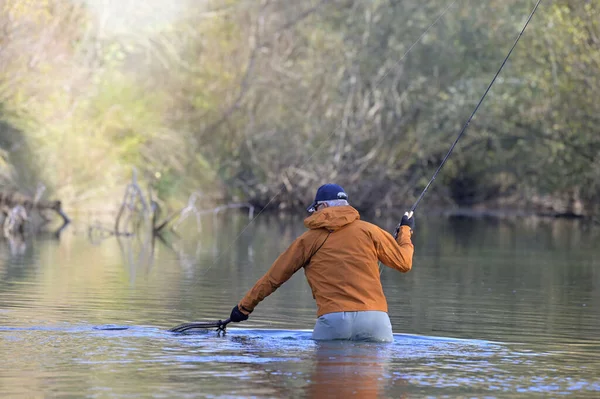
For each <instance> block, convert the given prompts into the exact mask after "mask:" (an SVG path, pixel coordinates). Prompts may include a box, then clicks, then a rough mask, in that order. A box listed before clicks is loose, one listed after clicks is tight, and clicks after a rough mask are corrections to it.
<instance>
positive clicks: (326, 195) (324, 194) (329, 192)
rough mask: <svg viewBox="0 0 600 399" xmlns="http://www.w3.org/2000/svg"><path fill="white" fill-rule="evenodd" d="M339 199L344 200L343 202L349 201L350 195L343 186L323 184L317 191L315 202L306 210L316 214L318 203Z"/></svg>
mask: <svg viewBox="0 0 600 399" xmlns="http://www.w3.org/2000/svg"><path fill="white" fill-rule="evenodd" d="M339 199H343V200H347V199H348V194H346V192H345V191H344V189H343V188H342V186H339V185H337V184H331V183H329V184H323V185H322V186H321V187H319V189H318V190H317V194H316V195H315V200H314V201H313V203H312V204H311V205H310V206H309V207H308V208H306V210H307V211H308V212H314V211H315V206H317V203H319V202H321V201H332V200H339Z"/></svg>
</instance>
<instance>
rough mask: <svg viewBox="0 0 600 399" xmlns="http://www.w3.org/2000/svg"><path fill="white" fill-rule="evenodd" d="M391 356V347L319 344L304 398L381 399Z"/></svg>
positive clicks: (382, 345)
mask: <svg viewBox="0 0 600 399" xmlns="http://www.w3.org/2000/svg"><path fill="white" fill-rule="evenodd" d="M391 356H392V348H391V344H369V343H352V342H343V341H331V342H318V343H317V344H316V347H315V350H314V357H313V359H312V361H313V363H314V369H313V372H312V373H311V376H310V378H309V383H308V386H307V389H306V397H308V398H313V399H323V398H350V397H359V398H366V399H368V398H380V397H381V396H382V394H383V392H384V390H385V376H386V374H387V371H388V370H387V369H388V366H389V362H390V358H391ZM395 397H402V396H395Z"/></svg>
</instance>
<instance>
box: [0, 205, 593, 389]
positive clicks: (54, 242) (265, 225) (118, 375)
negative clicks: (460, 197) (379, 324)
mask: <svg viewBox="0 0 600 399" xmlns="http://www.w3.org/2000/svg"><path fill="white" fill-rule="evenodd" d="M417 217H418V219H417V226H416V231H415V235H414V243H415V258H414V265H413V270H412V271H411V272H410V273H407V274H401V273H398V272H395V271H393V270H392V269H387V268H386V269H384V271H383V273H382V284H383V287H384V291H385V293H386V295H387V298H388V303H389V313H390V318H391V321H392V325H393V328H394V333H395V340H394V342H393V343H392V344H373V343H352V342H325V343H316V342H314V341H312V340H311V339H310V330H311V329H312V327H313V324H314V320H315V311H316V307H315V304H314V301H313V299H312V296H311V292H310V289H309V287H308V285H307V284H306V282H305V280H304V275H303V273H302V272H299V273H297V274H296V275H295V276H294V277H293V278H292V279H291V280H290V281H288V282H287V283H286V284H284V285H283V286H282V287H281V288H280V289H279V290H277V292H275V293H274V294H273V295H272V296H270V297H269V298H267V299H266V300H265V301H264V302H263V303H261V304H260V305H259V306H258V307H257V309H256V310H255V312H254V313H253V314H252V315H251V317H250V319H249V320H248V321H247V322H244V323H239V324H234V325H230V326H229V327H228V329H227V333H226V334H224V335H223V334H217V333H216V332H215V331H212V330H209V331H205V332H196V333H190V334H174V333H170V332H168V329H169V328H170V327H173V326H175V325H177V324H179V323H182V322H186V321H196V320H198V321H200V320H218V319H225V318H227V317H228V315H229V312H230V311H231V308H232V307H233V306H234V305H235V304H236V303H237V301H238V300H239V299H240V298H241V297H242V296H243V295H244V293H245V292H246V290H248V289H249V288H250V287H251V286H252V285H253V283H254V282H255V281H256V280H257V279H258V278H259V277H261V275H262V274H263V273H264V272H265V271H266V270H267V269H268V267H269V266H270V264H271V262H272V261H273V260H274V259H275V258H276V257H277V255H278V254H279V253H280V252H281V251H282V250H284V249H285V248H286V247H287V245H289V244H290V243H291V242H292V240H293V239H294V238H295V237H296V236H298V235H299V234H301V233H302V232H303V231H304V227H303V225H302V220H301V219H299V218H292V217H278V216H274V215H266V216H259V217H258V218H257V219H256V220H255V221H254V222H253V223H251V224H250V225H248V220H249V219H248V218H247V217H245V216H244V215H238V214H227V215H221V216H219V217H215V218H213V217H212V216H207V217H205V218H203V219H202V223H201V226H200V227H201V229H200V228H199V226H197V225H196V223H195V221H192V220H191V219H189V220H186V222H185V223H184V224H183V225H182V226H180V228H179V229H178V235H173V234H170V235H168V236H167V237H166V238H165V241H164V242H163V241H161V240H154V242H153V241H152V240H151V239H149V238H148V237H141V236H138V237H133V238H121V239H117V238H115V237H108V238H105V239H97V237H96V238H94V239H93V237H90V236H89V235H88V234H86V231H85V228H76V227H69V228H67V229H66V230H65V231H63V232H62V234H61V236H60V238H59V239H57V238H54V237H52V236H46V237H42V236H40V237H35V238H29V239H27V240H25V241H24V242H15V241H9V240H2V241H1V242H0V356H1V358H2V363H3V364H2V367H1V368H0V390H1V394H2V397H10V398H31V397H55V398H146V397H153V398H196V397H197V398H233V397H251V398H284V397H285V398H287V397H306V398H328V397H340V398H342V397H343V398H345V397H359V398H400V397H407V398H408V397H498V398H500V397H511V398H512V397H557V396H563V395H572V396H574V397H590V398H592V397H598V396H600V333H599V331H600V248H599V247H598V244H597V243H598V242H600V241H599V238H600V231H599V230H600V228H598V227H595V226H590V225H586V224H585V223H582V222H579V221H568V220H554V219H540V218H514V219H491V218H490V219H486V218H444V217H434V216H431V217H429V218H427V217H419V215H417ZM376 222H378V223H379V224H380V225H381V226H382V227H384V228H386V229H388V230H391V229H392V228H393V225H394V223H393V221H392V220H382V219H379V220H376ZM199 230H200V231H199ZM107 325H108V326H107ZM110 325H115V326H121V327H122V328H126V329H119V330H106V329H104V328H107V327H110Z"/></svg>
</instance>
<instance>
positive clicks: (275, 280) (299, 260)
mask: <svg viewBox="0 0 600 399" xmlns="http://www.w3.org/2000/svg"><path fill="white" fill-rule="evenodd" d="M318 237H320V234H318V233H317V232H316V231H314V230H309V231H307V232H305V233H304V234H302V235H301V236H300V237H298V238H297V239H296V240H294V242H293V243H292V244H291V245H290V246H289V247H288V249H286V250H285V251H284V252H283V253H282V254H281V255H279V257H278V258H277V260H275V262H274V263H273V265H271V268H270V269H269V271H267V273H265V275H264V276H262V277H261V278H260V279H259V280H258V281H257V282H256V284H254V287H252V289H251V290H250V291H248V292H247V293H246V295H245V296H244V298H243V299H242V300H241V301H240V303H239V304H238V308H239V310H240V311H241V312H242V313H244V314H246V315H247V314H249V313H251V312H252V311H253V310H254V308H255V307H256V305H258V304H259V303H260V302H261V301H262V300H263V299H265V298H266V297H268V296H269V295H271V294H272V293H273V292H274V291H275V290H276V289H277V288H279V287H280V286H281V284H283V283H285V282H286V281H288V280H289V279H290V277H292V275H293V274H294V273H296V272H297V271H298V270H299V269H300V268H301V267H302V266H304V265H305V263H306V261H307V260H308V259H309V258H310V256H311V254H312V252H313V250H314V249H315V244H316V243H318Z"/></svg>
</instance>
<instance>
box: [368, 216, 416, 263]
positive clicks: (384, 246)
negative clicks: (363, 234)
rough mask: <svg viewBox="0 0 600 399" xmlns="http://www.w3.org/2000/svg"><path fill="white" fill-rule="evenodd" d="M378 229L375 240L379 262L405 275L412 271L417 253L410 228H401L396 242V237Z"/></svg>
mask: <svg viewBox="0 0 600 399" xmlns="http://www.w3.org/2000/svg"><path fill="white" fill-rule="evenodd" d="M376 229H377V230H378V231H377V232H376V233H375V234H374V237H373V239H374V241H375V248H376V250H377V257H378V258H379V260H380V261H381V262H382V263H383V264H384V265H386V266H388V267H391V268H392V269H396V270H399V271H401V272H403V273H406V272H408V271H410V269H412V260H413V254H414V251H415V247H414V246H413V244H412V241H411V239H410V236H411V234H412V232H411V231H410V227H408V226H400V231H399V232H398V238H397V239H396V240H395V241H394V237H393V236H392V235H391V234H390V233H388V232H387V231H385V230H382V229H380V228H379V227H377V228H376Z"/></svg>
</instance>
